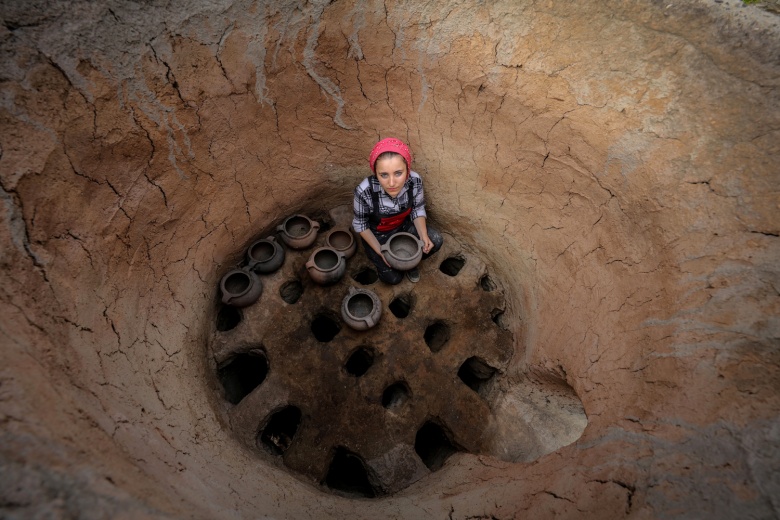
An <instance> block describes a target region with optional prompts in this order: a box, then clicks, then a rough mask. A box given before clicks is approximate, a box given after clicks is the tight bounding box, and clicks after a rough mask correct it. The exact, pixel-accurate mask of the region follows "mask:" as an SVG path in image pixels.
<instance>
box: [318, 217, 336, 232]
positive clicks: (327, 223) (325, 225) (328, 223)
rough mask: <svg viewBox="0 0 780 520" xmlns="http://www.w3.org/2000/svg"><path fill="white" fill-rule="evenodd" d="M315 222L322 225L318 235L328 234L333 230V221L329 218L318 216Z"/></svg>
mask: <svg viewBox="0 0 780 520" xmlns="http://www.w3.org/2000/svg"><path fill="white" fill-rule="evenodd" d="M314 220H316V221H317V222H319V224H320V229H318V230H317V233H326V232H328V231H330V230H331V228H333V221H332V220H331V219H329V218H324V217H321V216H318V217H316V218H315V219H314Z"/></svg>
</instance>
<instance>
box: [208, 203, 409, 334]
mask: <svg viewBox="0 0 780 520" xmlns="http://www.w3.org/2000/svg"><path fill="white" fill-rule="evenodd" d="M319 229H320V225H319V223H317V222H315V221H313V220H311V219H309V218H308V217H306V216H305V215H293V216H291V217H288V218H287V219H285V221H284V222H282V223H281V224H279V226H277V228H276V230H277V231H278V232H279V236H280V237H281V239H282V241H283V242H284V243H285V245H286V246H287V247H289V248H291V249H306V248H308V247H310V246H311V245H312V244H313V243H314V241H315V240H316V239H317V233H318V231H319ZM422 246H423V243H422V241H421V240H420V239H418V238H417V237H415V236H414V235H412V234H410V233H397V234H395V235H393V236H392V237H391V238H390V240H388V241H387V243H386V244H384V245H383V246H382V248H381V251H382V254H383V255H384V257H385V259H387V262H388V263H389V264H390V266H391V267H393V268H395V269H399V270H402V271H406V270H409V269H413V268H414V267H416V266H417V264H418V263H420V260H421V259H422ZM355 251H357V242H356V241H355V237H354V236H353V235H352V233H351V232H350V231H349V230H348V229H334V230H332V231H330V232H329V233H328V235H327V236H326V237H325V246H323V247H319V248H317V249H315V250H314V252H312V254H311V256H310V257H309V261H308V262H306V271H307V272H308V273H309V276H310V277H311V279H312V280H313V281H314V282H315V283H317V284H319V285H332V284H335V283H336V282H338V281H339V280H341V278H342V277H343V276H344V273H345V272H346V269H347V259H349V258H351V257H352V255H354V254H355ZM284 259H285V252H284V248H283V247H282V245H281V244H280V243H279V242H277V240H276V237H274V236H269V237H267V238H263V239H261V240H258V241H256V242H255V243H253V244H252V245H251V246H249V249H248V250H247V253H246V260H247V263H246V266H245V267H242V268H239V269H233V270H231V271H230V272H228V273H227V274H226V275H225V276H224V277H222V281H221V283H220V288H221V289H222V302H223V303H225V304H226V305H231V306H233V307H246V306H248V305H251V304H253V303H254V302H256V301H257V300H258V298H260V295H261V294H262V292H263V284H262V282H261V281H260V278H259V277H258V273H263V274H268V273H272V272H274V271H276V270H277V269H279V268H280V267H281V266H282V264H283V263H284ZM341 315H342V317H343V318H344V322H345V323H346V324H347V325H349V326H350V327H352V328H353V329H356V330H366V329H369V328H371V327H373V326H374V325H376V324H377V323H378V322H379V318H380V317H381V315H382V302H381V301H380V300H379V298H378V297H377V295H376V294H374V293H373V292H372V291H369V290H366V289H356V288H354V287H351V288H350V290H349V294H347V296H346V297H345V298H344V301H343V302H342V305H341Z"/></svg>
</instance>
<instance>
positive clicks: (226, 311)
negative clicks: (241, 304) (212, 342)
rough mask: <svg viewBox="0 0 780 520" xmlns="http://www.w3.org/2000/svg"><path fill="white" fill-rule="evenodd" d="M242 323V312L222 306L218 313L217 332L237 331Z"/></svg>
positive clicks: (228, 306)
mask: <svg viewBox="0 0 780 520" xmlns="http://www.w3.org/2000/svg"><path fill="white" fill-rule="evenodd" d="M239 323H241V311H239V310H238V309H236V308H235V307H231V306H230V305H221V306H220V307H219V311H218V312H217V330H218V331H220V332H225V331H228V330H232V329H235V328H236V327H237V326H238V324H239Z"/></svg>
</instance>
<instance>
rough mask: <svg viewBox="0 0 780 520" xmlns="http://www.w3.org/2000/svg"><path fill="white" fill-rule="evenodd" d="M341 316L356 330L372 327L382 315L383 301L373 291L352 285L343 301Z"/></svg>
mask: <svg viewBox="0 0 780 520" xmlns="http://www.w3.org/2000/svg"><path fill="white" fill-rule="evenodd" d="M341 317H342V318H343V319H344V323H346V324H347V325H349V326H350V327H352V328H353V329H355V330H366V329H370V328H371V327H373V326H374V325H376V324H377V323H379V318H381V317H382V301H381V300H380V299H379V297H378V296H377V295H376V294H375V293H374V292H373V291H369V290H367V289H356V288H355V287H350V288H349V293H348V294H347V296H345V297H344V300H343V301H342V302H341Z"/></svg>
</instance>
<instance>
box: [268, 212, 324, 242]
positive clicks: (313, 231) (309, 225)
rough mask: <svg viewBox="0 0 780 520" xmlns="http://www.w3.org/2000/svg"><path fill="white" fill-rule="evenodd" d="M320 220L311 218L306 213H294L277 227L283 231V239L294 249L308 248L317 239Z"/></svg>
mask: <svg viewBox="0 0 780 520" xmlns="http://www.w3.org/2000/svg"><path fill="white" fill-rule="evenodd" d="M318 229H320V224H319V222H315V221H313V220H311V219H310V218H309V217H307V216H306V215H293V216H291V217H287V219H285V221H284V222H282V223H281V224H279V225H278V226H277V227H276V230H277V231H278V232H279V233H281V237H282V241H283V242H284V243H285V244H287V245H288V246H289V247H291V248H293V249H306V248H307V247H309V246H310V245H312V244H313V243H314V241H315V240H316V239H317V230H318Z"/></svg>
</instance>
